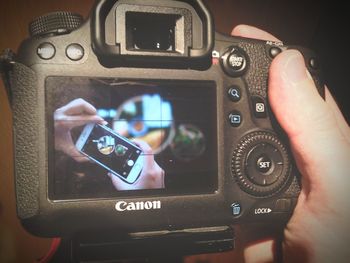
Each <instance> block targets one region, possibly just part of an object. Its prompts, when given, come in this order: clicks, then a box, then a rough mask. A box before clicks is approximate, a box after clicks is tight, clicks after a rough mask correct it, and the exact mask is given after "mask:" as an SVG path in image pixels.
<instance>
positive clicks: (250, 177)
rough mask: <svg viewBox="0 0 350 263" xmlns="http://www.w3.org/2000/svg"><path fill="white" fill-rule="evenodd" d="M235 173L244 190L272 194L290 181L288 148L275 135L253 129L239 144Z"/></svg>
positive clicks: (234, 167) (251, 192)
mask: <svg viewBox="0 0 350 263" xmlns="http://www.w3.org/2000/svg"><path fill="white" fill-rule="evenodd" d="M231 168H232V173H233V175H234V177H235V178H236V181H237V182H238V184H239V186H240V187H241V188H242V190H243V191H245V192H247V193H249V194H251V195H254V196H259V197H263V196H270V195H273V194H274V193H276V192H278V191H279V190H280V189H282V188H283V186H285V185H286V183H287V182H288V181H289V180H288V179H289V177H290V170H291V164H290V159H289V155H288V151H287V149H286V147H285V146H284V145H283V143H282V142H281V141H280V140H279V139H278V138H277V136H276V135H274V134H272V133H269V132H253V133H250V134H248V135H246V136H245V137H244V138H243V139H242V140H241V141H240V143H239V144H238V146H237V147H236V149H235V151H234V155H233V158H232V164H231Z"/></svg>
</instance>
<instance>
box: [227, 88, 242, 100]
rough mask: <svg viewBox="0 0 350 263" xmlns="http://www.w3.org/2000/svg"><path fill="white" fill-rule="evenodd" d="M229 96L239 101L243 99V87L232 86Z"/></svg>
mask: <svg viewBox="0 0 350 263" xmlns="http://www.w3.org/2000/svg"><path fill="white" fill-rule="evenodd" d="M228 96H229V98H230V100H231V101H233V102H237V101H239V100H240V99H241V89H240V88H239V87H238V86H232V87H230V88H229V90H228Z"/></svg>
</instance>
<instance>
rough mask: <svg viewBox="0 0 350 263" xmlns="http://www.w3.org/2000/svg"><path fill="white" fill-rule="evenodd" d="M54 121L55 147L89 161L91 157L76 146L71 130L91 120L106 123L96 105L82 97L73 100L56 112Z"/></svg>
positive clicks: (82, 160)
mask: <svg viewBox="0 0 350 263" xmlns="http://www.w3.org/2000/svg"><path fill="white" fill-rule="evenodd" d="M54 121H55V124H54V126H55V149H56V150H59V151H62V152H64V153H65V154H67V155H68V156H70V157H72V158H73V159H74V160H76V161H78V162H85V161H88V160H89V159H88V158H87V157H86V156H84V155H83V154H81V153H80V152H79V151H78V150H77V148H76V147H75V145H74V142H73V139H72V136H71V132H70V131H71V129H73V128H74V127H78V126H83V125H85V124H87V123H90V122H94V123H100V124H106V122H105V121H104V120H103V119H102V118H101V117H100V116H98V115H97V114H96V109H95V107H94V106H92V105H91V104H90V103H88V102H86V101H85V100H83V99H81V98H79V99H75V100H72V101H71V102H69V103H68V104H66V105H65V106H63V107H61V108H58V109H57V110H56V111H55V112H54Z"/></svg>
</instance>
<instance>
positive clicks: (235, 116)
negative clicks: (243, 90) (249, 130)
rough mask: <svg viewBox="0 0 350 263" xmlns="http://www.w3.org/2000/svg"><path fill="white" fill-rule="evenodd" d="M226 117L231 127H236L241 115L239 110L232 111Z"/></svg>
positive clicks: (240, 121) (239, 123) (240, 120)
mask: <svg viewBox="0 0 350 263" xmlns="http://www.w3.org/2000/svg"><path fill="white" fill-rule="evenodd" d="M228 119H229V122H230V124H231V126H232V127H238V126H239V125H241V123H242V115H241V113H240V112H239V111H232V112H231V113H230V114H229V116H228Z"/></svg>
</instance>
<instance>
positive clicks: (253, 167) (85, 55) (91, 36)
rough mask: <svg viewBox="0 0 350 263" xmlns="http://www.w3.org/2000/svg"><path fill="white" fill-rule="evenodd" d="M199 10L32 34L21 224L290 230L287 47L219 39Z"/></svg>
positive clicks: (308, 58)
mask: <svg viewBox="0 0 350 263" xmlns="http://www.w3.org/2000/svg"><path fill="white" fill-rule="evenodd" d="M213 28H214V27H213V21H212V18H211V16H210V14H209V12H208V10H207V8H206V7H205V6H204V4H203V3H202V1H200V0H187V1H171V0H163V1H158V0H147V1H137V0H135V1H129V0H119V1H116V0H102V1H99V2H97V4H96V5H95V6H94V7H93V9H92V12H91V15H90V17H89V18H88V19H87V20H85V21H83V20H82V18H81V17H80V16H79V15H76V14H72V13H69V12H58V13H51V14H48V15H45V16H43V17H40V18H38V19H37V20H35V21H33V22H32V23H31V25H30V30H31V36H30V37H29V38H28V39H26V40H25V41H24V42H23V43H22V45H21V46H20V48H19V50H18V54H17V56H16V58H15V59H14V60H13V61H12V63H11V73H10V82H11V86H12V89H11V92H12V107H13V114H14V141H15V157H16V158H15V168H16V169H15V171H16V195H17V211H18V216H19V218H20V219H21V221H22V222H23V225H24V226H25V227H26V228H27V229H28V230H29V231H30V232H32V233H35V234H36V235H40V236H47V237H51V236H62V235H68V234H71V233H77V232H88V231H93V230H96V229H105V230H108V229H114V230H118V231H122V232H127V233H135V232H149V231H165V232H167V233H170V232H173V231H175V232H176V231H185V230H188V229H199V228H215V227H221V226H229V225H232V224H241V223H248V222H259V223H260V222H262V223H266V224H271V223H274V224H275V223H284V222H286V221H287V220H288V218H289V217H290V215H291V213H292V211H293V209H294V206H295V204H296V200H297V198H298V195H299V192H300V182H299V179H300V178H299V173H298V170H297V168H296V166H295V164H294V160H293V158H292V155H291V153H290V147H289V145H288V140H287V138H286V136H285V134H284V133H283V132H282V130H281V129H280V127H279V125H278V123H277V122H276V120H275V118H274V116H273V113H272V111H271V109H270V107H269V104H268V100H267V91H268V74H269V66H270V64H271V61H272V60H273V59H274V57H276V56H277V55H278V54H279V53H280V52H282V51H283V50H286V49H289V48H295V49H298V50H299V51H300V52H302V54H303V55H304V58H305V64H306V65H307V67H308V70H309V72H310V73H311V75H312V77H313V79H314V81H315V84H316V86H317V88H318V90H319V93H320V94H321V95H323V92H324V91H323V84H322V80H321V76H320V69H319V66H318V64H317V63H316V61H317V58H316V57H315V55H314V53H312V52H311V51H309V50H307V49H305V48H301V47H293V46H285V45H283V44H282V43H279V42H271V41H261V40H254V39H246V38H239V37H230V36H224V35H221V34H219V33H215V32H214V29H213Z"/></svg>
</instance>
